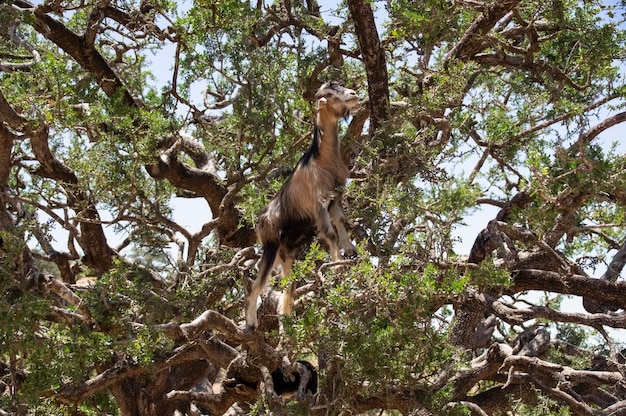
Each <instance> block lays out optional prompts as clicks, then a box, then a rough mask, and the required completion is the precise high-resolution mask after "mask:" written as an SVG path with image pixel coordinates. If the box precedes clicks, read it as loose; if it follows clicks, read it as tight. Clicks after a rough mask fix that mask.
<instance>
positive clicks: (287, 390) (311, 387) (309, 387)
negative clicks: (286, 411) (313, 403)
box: [272, 360, 317, 400]
mask: <svg viewBox="0 0 626 416" xmlns="http://www.w3.org/2000/svg"><path fill="white" fill-rule="evenodd" d="M284 371H285V370H284V369H283V368H282V367H278V368H277V369H276V370H274V371H272V384H273V385H274V392H275V393H276V394H277V395H278V396H281V397H283V398H289V397H291V396H292V395H294V394H295V395H296V398H297V399H298V400H302V399H304V398H305V397H306V395H307V394H310V395H314V394H316V393H317V370H316V369H315V367H314V366H313V364H311V363H310V362H308V361H303V360H298V361H296V364H295V366H294V368H293V370H292V371H291V374H285V372H284Z"/></svg>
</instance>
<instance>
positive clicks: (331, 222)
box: [246, 82, 359, 328]
mask: <svg viewBox="0 0 626 416" xmlns="http://www.w3.org/2000/svg"><path fill="white" fill-rule="evenodd" d="M315 97H316V99H317V113H316V120H315V129H314V130H313V142H312V143H311V147H310V148H309V149H308V150H307V151H306V152H305V153H304V155H303V156H302V158H300V161H299V162H298V164H297V165H296V169H295V170H294V172H293V174H292V175H291V177H290V178H289V180H287V182H286V183H285V184H284V185H283V187H282V188H281V189H280V191H278V193H277V194H276V196H275V197H274V198H273V199H272V200H271V201H270V202H269V204H268V205H267V207H266V208H265V209H264V210H263V211H261V214H260V215H259V225H258V227H257V235H258V238H259V240H260V241H261V244H262V246H263V255H262V256H261V261H260V263H259V272H258V275H257V278H256V280H255V281H254V284H253V285H252V290H251V292H250V294H249V295H248V297H247V299H246V302H247V305H246V308H247V309H246V324H247V326H248V327H249V328H256V327H257V326H258V321H257V299H258V297H259V295H260V294H261V293H262V292H263V289H265V287H266V286H267V282H268V278H269V276H270V274H271V272H272V269H273V268H274V266H275V265H277V264H280V265H281V270H282V272H281V273H282V276H283V277H286V276H289V275H290V274H291V267H292V266H293V262H294V260H295V257H296V252H297V250H298V248H300V247H301V246H302V245H303V244H310V243H311V241H312V240H313V238H314V237H315V235H316V234H317V235H319V236H320V237H321V238H322V239H323V240H324V241H325V242H326V244H328V247H329V250H330V255H331V257H332V259H333V261H337V260H340V259H341V255H340V253H339V245H338V244H337V240H339V244H340V245H341V247H342V248H343V250H344V253H345V254H346V255H347V256H353V255H356V248H355V247H354V245H353V244H352V243H351V242H350V239H349V237H348V233H347V231H346V228H345V226H344V221H345V216H344V213H343V207H342V206H341V197H342V193H341V191H340V189H341V188H343V187H344V186H345V185H346V180H347V179H348V176H349V175H350V171H349V170H348V168H347V167H346V165H345V164H344V163H343V160H342V159H341V152H340V149H339V139H338V137H337V130H338V123H339V120H340V119H341V118H347V117H348V115H349V114H350V110H352V109H354V108H356V107H357V106H358V102H359V97H358V96H357V94H356V92H354V91H353V90H351V89H349V88H345V87H344V86H343V85H341V84H339V83H337V82H327V83H325V84H324V85H322V86H321V87H320V89H319V90H318V91H317V93H316V95H315ZM295 289H296V287H295V282H293V283H292V284H291V285H288V287H287V288H285V290H284V291H283V294H282V297H281V299H280V304H279V306H278V313H279V314H281V315H286V314H289V313H290V312H291V308H292V306H293V297H294V292H295Z"/></svg>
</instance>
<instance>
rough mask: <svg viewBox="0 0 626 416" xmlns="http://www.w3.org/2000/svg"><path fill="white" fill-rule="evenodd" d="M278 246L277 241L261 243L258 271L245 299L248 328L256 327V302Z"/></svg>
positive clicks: (274, 258)
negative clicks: (261, 250) (261, 252)
mask: <svg viewBox="0 0 626 416" xmlns="http://www.w3.org/2000/svg"><path fill="white" fill-rule="evenodd" d="M278 247H279V243H278V241H276V242H274V241H270V242H266V243H265V244H264V245H263V254H262V255H261V261H260V262H259V272H258V273H257V276H256V279H255V280H254V283H253V284H252V289H251V290H250V294H249V295H248V297H247V300H246V301H247V305H246V325H247V326H248V328H256V327H258V326H259V322H258V320H257V314H256V303H257V300H258V299H259V296H260V295H261V293H263V289H265V286H267V281H268V279H269V276H270V274H271V273H272V269H273V268H274V263H275V262H276V256H277V254H278Z"/></svg>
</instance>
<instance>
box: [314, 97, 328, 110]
mask: <svg viewBox="0 0 626 416" xmlns="http://www.w3.org/2000/svg"><path fill="white" fill-rule="evenodd" d="M327 103H328V100H327V99H326V98H325V97H321V98H320V99H319V100H317V109H318V110H319V109H320V108H324V107H326V104H327Z"/></svg>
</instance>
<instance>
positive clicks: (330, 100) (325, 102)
mask: <svg viewBox="0 0 626 416" xmlns="http://www.w3.org/2000/svg"><path fill="white" fill-rule="evenodd" d="M315 98H316V99H317V109H318V110H322V109H324V110H327V111H329V112H330V113H331V114H332V115H333V116H335V117H336V118H337V119H339V118H341V117H344V118H345V117H348V115H349V114H350V110H355V109H358V107H359V96H358V95H356V92H355V91H354V90H352V89H350V88H346V87H344V86H343V85H342V84H341V83H339V82H336V81H330V82H326V83H324V85H322V86H321V87H320V88H319V89H318V90H317V93H316V94H315Z"/></svg>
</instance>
